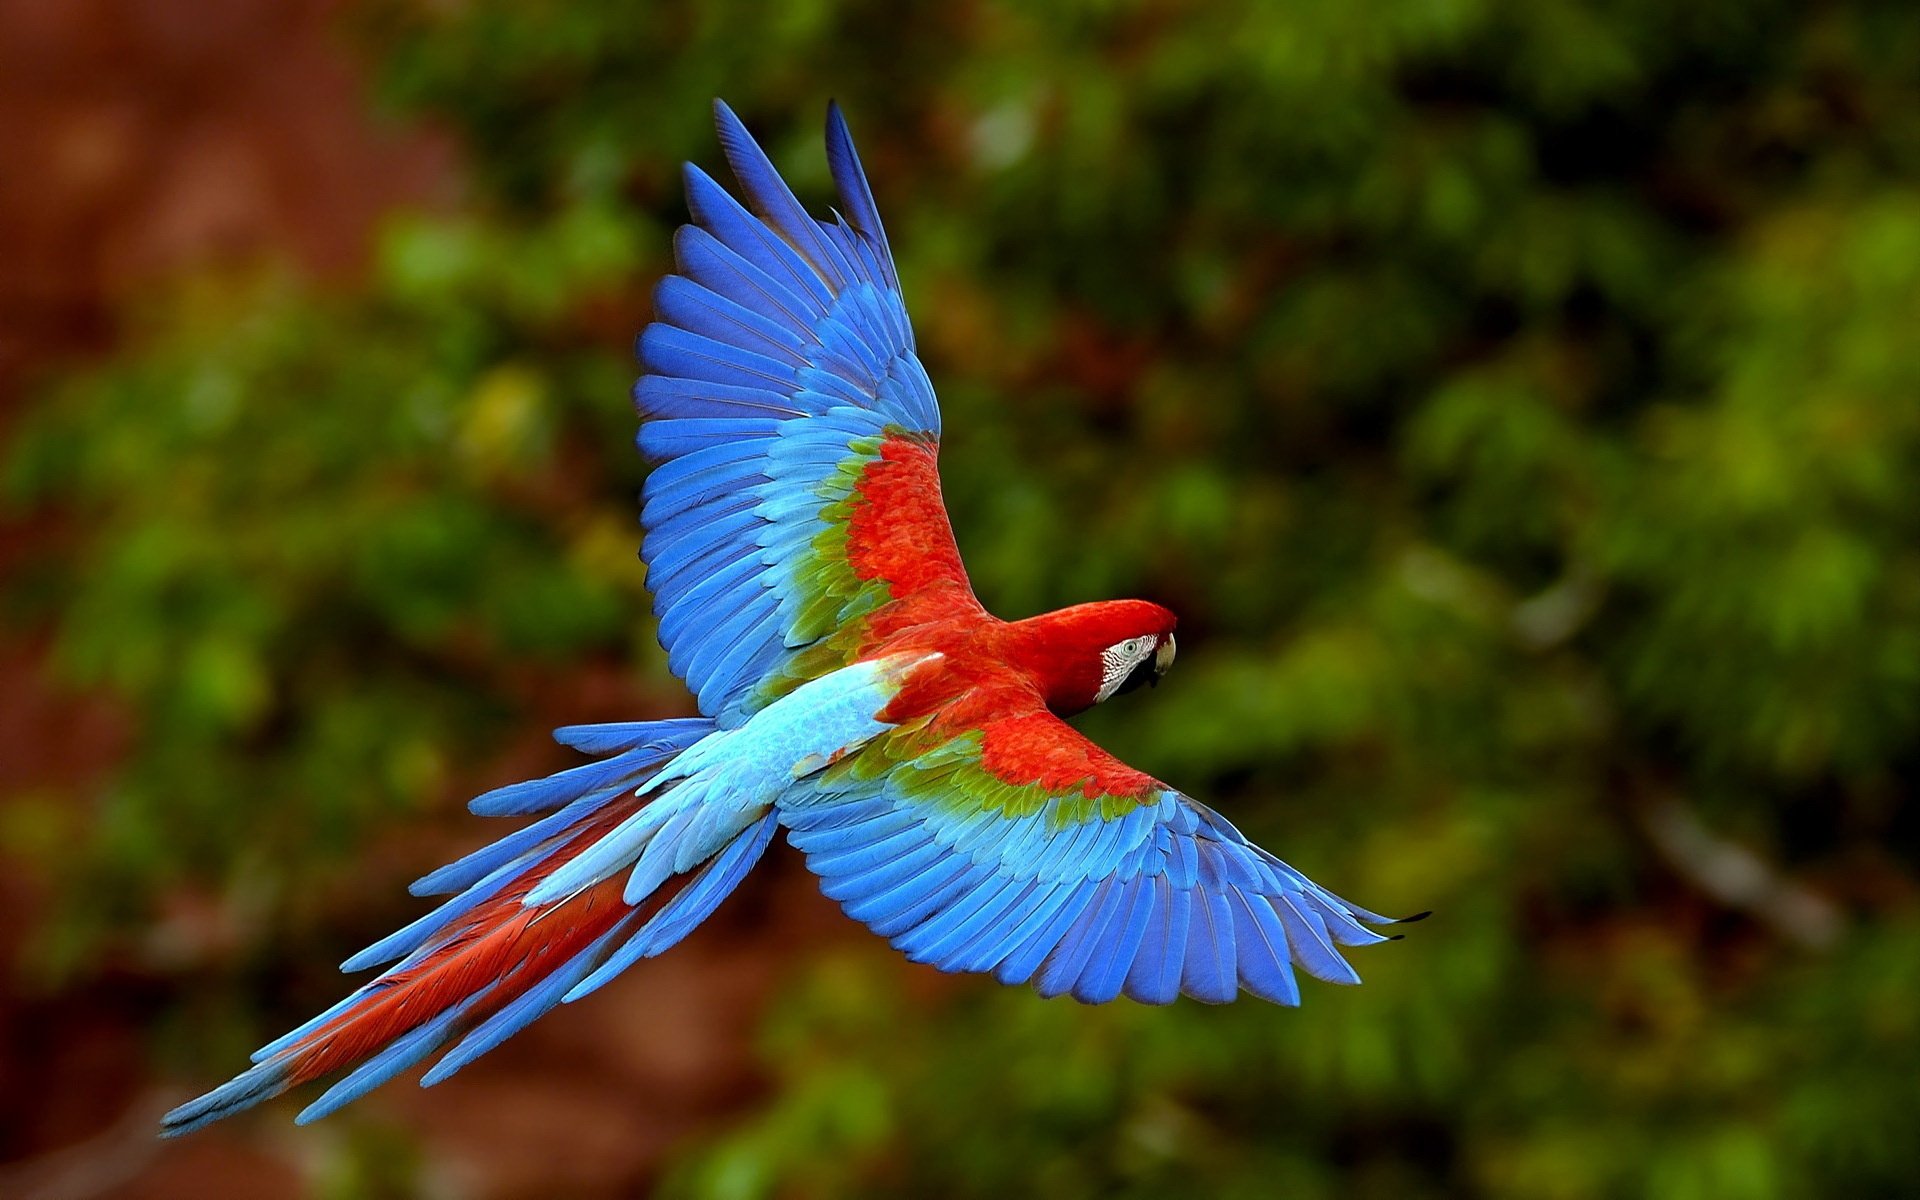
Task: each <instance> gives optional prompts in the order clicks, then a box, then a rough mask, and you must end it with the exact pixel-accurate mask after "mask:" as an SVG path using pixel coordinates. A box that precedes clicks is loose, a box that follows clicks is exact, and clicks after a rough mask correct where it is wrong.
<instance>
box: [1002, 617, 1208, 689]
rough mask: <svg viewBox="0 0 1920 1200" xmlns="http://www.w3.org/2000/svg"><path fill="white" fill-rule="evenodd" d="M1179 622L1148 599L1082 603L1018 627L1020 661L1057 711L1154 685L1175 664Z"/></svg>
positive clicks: (1015, 624)
mask: <svg viewBox="0 0 1920 1200" xmlns="http://www.w3.org/2000/svg"><path fill="white" fill-rule="evenodd" d="M1177 622H1178V619H1177V618H1176V617H1175V616H1174V615H1173V613H1171V612H1169V611H1168V610H1167V609H1164V608H1162V607H1160V606H1159V605H1158V604H1153V603H1150V602H1148V601H1146V600H1104V601H1100V602H1097V603H1094V604H1077V605H1075V606H1074V607H1072V608H1063V609H1060V610H1059V611H1057V612H1050V613H1044V614H1042V615H1040V616H1037V617H1029V618H1028V619H1026V620H1024V621H1017V622H1015V623H1014V626H1013V627H1014V628H1015V629H1017V630H1019V631H1020V634H1021V637H1020V641H1019V648H1018V651H1017V655H1018V658H1019V659H1020V660H1022V661H1023V665H1025V666H1026V667H1027V668H1028V669H1029V670H1030V671H1031V672H1032V673H1033V676H1034V680H1035V682H1036V683H1038V684H1039V685H1040V690H1041V692H1042V693H1043V694H1044V695H1045V696H1046V698H1047V707H1048V708H1050V709H1052V710H1053V711H1054V712H1056V713H1063V714H1064V713H1076V712H1080V711H1082V710H1084V709H1087V708H1091V707H1092V706H1094V705H1096V704H1098V703H1100V702H1101V701H1102V700H1108V699H1111V698H1112V697H1114V696H1118V695H1120V694H1121V693H1123V692H1130V691H1132V690H1134V689H1135V688H1137V687H1139V686H1140V685H1141V684H1146V685H1148V686H1152V685H1154V684H1156V683H1158V682H1159V681H1160V677H1161V676H1162V675H1165V674H1166V673H1167V669H1168V668H1169V667H1171V666H1173V655H1174V642H1173V627H1174V625H1175V624H1177Z"/></svg>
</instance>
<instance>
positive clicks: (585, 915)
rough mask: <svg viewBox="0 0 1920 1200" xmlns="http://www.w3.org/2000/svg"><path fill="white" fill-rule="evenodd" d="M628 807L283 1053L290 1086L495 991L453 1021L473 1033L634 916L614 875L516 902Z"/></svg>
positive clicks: (612, 811) (600, 819) (599, 817)
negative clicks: (550, 897)
mask: <svg viewBox="0 0 1920 1200" xmlns="http://www.w3.org/2000/svg"><path fill="white" fill-rule="evenodd" d="M635 807H636V805H634V804H614V805H609V806H608V808H607V810H606V811H603V812H601V813H596V814H595V815H594V817H593V818H592V819H590V820H588V821H587V822H585V823H584V824H582V825H581V827H580V828H579V830H578V831H577V832H576V833H575V834H574V835H573V837H572V838H571V839H569V841H568V842H567V844H566V845H564V846H562V847H561V848H560V849H559V850H557V851H556V852H555V853H554V854H553V855H552V856H551V857H549V858H547V859H546V860H545V861H543V862H541V863H539V864H537V865H535V866H534V867H531V868H529V869H528V871H527V873H526V874H524V875H522V876H520V877H519V878H518V879H515V880H514V881H513V882H512V883H511V884H509V885H508V886H507V887H506V888H505V889H504V890H503V891H501V892H500V893H499V895H497V896H496V897H494V898H493V899H491V900H489V901H487V902H486V903H485V904H482V905H481V906H480V907H478V908H477V909H475V910H473V911H472V912H470V913H467V914H465V915H464V916H462V917H460V918H459V919H458V921H457V924H456V925H455V926H453V927H452V932H451V934H450V935H448V936H446V937H445V940H444V941H442V942H441V944H440V945H438V946H436V947H435V948H434V949H433V950H432V951H431V952H429V953H428V954H427V955H426V956H425V957H424V958H422V959H421V960H420V961H419V962H417V963H414V964H413V965H411V966H409V967H406V968H404V969H402V970H397V971H394V972H392V973H390V974H388V975H386V976H383V977H382V978H380V979H378V980H376V981H375V982H374V984H373V990H372V991H371V992H370V993H369V994H368V995H367V996H366V998H365V999H363V1000H361V1001H360V1002H359V1003H358V1004H355V1005H354V1006H353V1007H352V1008H349V1009H348V1010H347V1011H345V1012H343V1013H341V1014H340V1015H339V1016H338V1017H335V1018H334V1019H333V1020H331V1021H329V1022H327V1023H326V1024H325V1025H322V1026H321V1027H320V1028H318V1029H316V1030H314V1031H313V1032H312V1033H310V1034H308V1035H307V1036H306V1037H304V1038H302V1039H301V1040H300V1041H299V1042H297V1043H295V1044H294V1045H293V1046H291V1047H289V1048H288V1050H287V1051H286V1055H285V1057H286V1061H287V1063H288V1065H289V1068H290V1070H291V1078H290V1080H289V1083H290V1084H299V1083H305V1082H307V1081H309V1080H313V1079H318V1078H320V1077H321V1076H324V1075H331V1074H333V1073H334V1072H336V1071H342V1070H345V1069H347V1068H350V1067H353V1066H355V1065H357V1064H359V1063H360V1062H362V1061H364V1060H365V1059H367V1058H369V1057H371V1056H372V1055H374V1054H377V1053H378V1052H379V1051H380V1050H382V1049H384V1048H385V1047H386V1046H387V1045H388V1044H390V1043H392V1042H393V1041H394V1040H396V1039H398V1038H401V1037H404V1036H405V1035H406V1034H408V1033H410V1032H412V1031H413V1030H415V1029H417V1028H419V1027H420V1026H421V1025H424V1024H426V1023H427V1022H428V1021H431V1020H432V1019H434V1018H435V1017H437V1016H439V1015H441V1014H442V1013H444V1012H446V1011H447V1010H448V1009H450V1008H452V1007H454V1006H455V1005H457V1004H459V1003H460V1002H461V1001H463V1000H466V999H467V998H468V997H470V996H472V995H474V994H475V993H477V992H479V991H480V990H481V989H483V988H485V987H486V986H487V985H488V984H491V983H496V982H497V984H498V986H496V987H495V988H494V989H493V991H492V992H490V993H488V995H487V996H486V997H485V998H484V999H482V1000H481V1001H479V1002H478V1003H477V1004H475V1005H474V1007H473V1008H471V1009H469V1010H468V1011H467V1013H466V1015H465V1016H464V1017H463V1018H462V1023H463V1024H464V1025H469V1026H470V1025H473V1024H477V1023H479V1022H480V1021H483V1020H485V1019H486V1018H487V1017H488V1016H490V1015H492V1014H493V1013H495V1012H498V1011H499V1010H500V1009H502V1008H504V1007H506V1006H507V1005H508V1004H511V1003H512V1002H513V1001H514V999H516V998H517V997H519V996H520V995H522V994H524V993H525V992H526V991H527V990H528V989H530V988H532V987H533V986H534V985H535V984H538V983H539V982H540V981H541V980H542V979H544V978H546V977H547V976H548V975H549V974H550V973H552V972H553V971H554V970H555V969H556V968H558V967H560V966H561V965H562V964H564V963H566V962H567V961H568V960H569V959H571V958H572V957H573V956H574V955H576V954H578V953H580V951H582V950H584V949H585V948H586V947H587V946H589V945H591V944H592V943H593V941H594V939H596V938H598V937H600V936H601V935H602V934H604V933H606V932H607V931H608V930H610V929H612V928H613V927H614V925H615V924H617V923H618V922H619V921H620V920H621V919H622V918H624V917H627V916H630V915H631V914H633V913H634V911H635V910H634V909H633V908H631V907H629V906H628V905H627V903H626V902H625V901H624V900H623V899H622V898H621V892H622V890H623V889H624V886H625V879H624V877H621V876H615V877H613V878H611V879H606V880H603V881H601V882H600V883H598V884H595V885H594V886H592V887H590V888H587V889H586V890H584V891H581V892H578V893H575V894H574V895H573V896H570V897H568V898H567V899H565V900H561V901H558V902H556V903H553V904H546V905H540V906H538V907H534V908H528V907H525V906H524V905H522V904H521V900H522V899H523V898H525V896H526V895H527V893H528V892H530V891H532V890H533V888H534V887H535V886H537V885H538V884H539V883H540V881H541V880H543V879H545V878H546V877H547V876H548V875H551V874H552V873H553V872H554V871H556V870H558V869H559V868H560V867H561V866H563V865H565V864H566V863H567V862H569V861H571V860H572V859H573V858H574V857H575V856H576V855H578V854H579V853H580V852H582V851H583V850H585V849H586V848H587V847H589V846H591V845H592V844H593V843H594V842H596V841H598V840H599V839H600V838H601V837H602V836H603V835H605V834H606V833H607V832H608V831H609V830H611V829H612V828H614V827H615V826H616V825H618V824H619V823H620V822H621V821H623V820H625V819H626V818H627V817H628V816H630V815H632V812H633V809H634V808H635Z"/></svg>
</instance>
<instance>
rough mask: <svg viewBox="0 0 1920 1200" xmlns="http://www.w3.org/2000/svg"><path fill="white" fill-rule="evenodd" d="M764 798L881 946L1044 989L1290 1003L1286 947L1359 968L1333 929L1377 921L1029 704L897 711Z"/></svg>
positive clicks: (1345, 974)
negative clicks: (956, 721)
mask: <svg viewBox="0 0 1920 1200" xmlns="http://www.w3.org/2000/svg"><path fill="white" fill-rule="evenodd" d="M779 811H780V819H781V821H782V822H783V823H785V824H786V826H787V829H788V838H789V840H790V841H792V842H793V844H794V845H795V846H796V847H798V848H799V849H800V850H802V851H803V852H805V854H806V856H807V865H808V866H809V867H811V868H812V870H813V871H814V873H815V874H817V875H819V876H820V880H821V888H822V890H824V891H825V892H826V893H827V894H828V895H829V896H831V897H833V898H834V899H836V900H838V901H840V903H841V905H842V906H843V907H844V908H845V909H846V911H847V913H848V914H849V915H850V916H852V917H854V918H855V919H856V920H859V921H861V922H863V923H865V924H866V925H867V926H868V927H870V928H871V929H872V930H873V931H874V932H875V933H878V934H880V935H882V936H883V937H886V938H888V939H890V940H891V942H892V944H893V946H894V947H895V948H896V949H899V950H902V951H904V952H905V953H906V954H907V956H908V957H909V958H911V959H913V960H914V961H916V962H924V963H931V964H933V965H934V966H936V967H939V968H940V969H941V970H944V971H982V972H989V971H990V972H992V973H993V974H994V975H995V976H996V977H998V978H999V979H1000V981H1001V982H1003V983H1023V982H1027V981H1029V980H1031V981H1032V982H1033V984H1034V986H1035V987H1036V988H1037V989H1038V990H1039V992H1040V993H1041V994H1042V995H1045V996H1056V995H1061V994H1066V993H1071V994H1072V995H1073V996H1074V997H1075V998H1076V999H1079V1000H1082V1001H1085V1002H1087V1003H1096V1004H1097V1003H1102V1002H1105V1001H1108V1000H1112V999H1113V998H1114V997H1116V996H1118V995H1120V994H1121V993H1123V992H1124V993H1125V994H1126V995H1128V996H1131V997H1132V998H1134V999H1135V1000H1139V1001H1142V1002H1144V1003H1148V1004H1166V1003H1170V1002H1171V1001H1172V1000H1173V999H1174V998H1175V997H1176V996H1178V995H1179V994H1180V993H1182V992H1185V993H1186V994H1187V995H1189V996H1192V997H1194V998H1195V999H1198V1000H1204V1001H1208V1002H1211V1003H1222V1002H1225V1001H1229V1000H1232V999H1233V998H1234V997H1235V995H1237V994H1238V993H1239V991H1240V990H1241V989H1242V988H1244V989H1246V990H1247V991H1249V992H1252V993H1253V994H1254V995H1256V996H1260V997H1262V998H1264V999H1267V1000H1271V1001H1274V1002H1276V1003H1279V1004H1289V1005H1291V1004H1298V1003H1299V1002H1300V990H1299V986H1298V983H1297V981H1296V979H1295V977H1294V970H1293V969H1294V967H1296V966H1298V967H1299V968H1301V969H1302V970H1304V971H1306V972H1307V974H1309V975H1312V976H1314V977H1315V978H1318V979H1324V980H1328V981H1330V982H1334V983H1358V982H1360V977H1359V976H1358V975H1357V974H1355V973H1354V970H1353V968H1352V967H1351V966H1350V965H1349V964H1348V963H1347V961H1346V959H1345V958H1344V957H1342V955H1341V953H1340V950H1339V947H1342V946H1358V945H1365V944H1368V943H1372V942H1379V941H1384V940H1386V939H1385V938H1384V937H1383V936H1382V935H1381V934H1378V933H1375V932H1373V931H1372V930H1370V929H1368V928H1367V925H1370V924H1371V925H1381V924H1391V923H1393V922H1392V919H1391V918H1387V917H1382V916H1380V915H1379V914H1377V913H1371V912H1368V911H1367V910H1366V909H1363V908H1359V907H1356V906H1355V905H1353V904H1350V903H1348V902H1347V901H1345V900H1342V899H1341V898H1340V897H1338V896H1336V895H1334V894H1333V893H1331V892H1329V891H1327V890H1326V889H1324V888H1322V887H1320V886H1319V885H1317V884H1315V883H1313V882H1312V881H1311V880H1309V879H1308V878H1307V877H1306V876H1304V875H1302V874H1300V873H1299V872H1298V871H1296V870H1294V869H1293V868H1292V867H1289V866H1288V865H1287V864H1285V863H1283V862H1281V861H1280V860H1279V859H1277V858H1275V857H1274V856H1273V855H1271V854H1269V853H1267V852H1266V851H1265V850H1262V849H1261V848H1260V847H1258V846H1256V845H1254V844H1253V843H1251V842H1249V841H1248V840H1247V839H1246V838H1244V837H1242V836H1241V834H1240V832H1239V831H1238V830H1236V829H1235V828H1234V827H1233V826H1232V825H1231V824H1229V823H1228V822H1227V820H1226V819H1225V818H1224V817H1221V816H1220V815H1219V814H1218V813H1215V812H1213V811H1212V810H1210V809H1208V808H1207V807H1206V806H1205V805H1202V804H1200V803H1199V802H1197V801H1195V800H1193V799H1192V798H1190V797H1188V796H1185V795H1182V794H1181V793H1179V792H1177V791H1174V790H1172V789H1171V788H1168V787H1166V786H1164V785H1163V784H1160V783H1158V782H1156V781H1154V780H1153V779H1151V778H1149V777H1148V776H1146V775H1143V774H1141V773H1140V772H1138V771H1134V770H1133V769H1131V768H1129V767H1127V766H1126V765H1125V764H1123V763H1121V762H1120V761H1119V760H1117V759H1115V758H1113V757H1112V756H1111V755H1109V754H1107V753H1106V752H1105V751H1103V750H1101V749H1100V748H1099V747H1098V746H1096V745H1094V744H1093V743H1092V742H1090V741H1088V740H1087V739H1086V738H1085V737H1082V736H1081V735H1080V734H1079V733H1078V732H1076V731H1075V730H1074V729H1073V728H1072V727H1071V726H1069V725H1067V724H1066V723H1065V722H1064V721H1061V720H1060V719H1059V718H1057V717H1055V716H1053V715H1052V714H1051V713H1048V712H1046V711H1045V710H1044V709H1037V708H1036V709H1034V710H1032V711H1026V712H1019V713H1014V714H1011V715H1008V716H1005V717H1002V718H1000V719H997V720H995V721H992V722H989V723H987V724H986V725H985V726H984V728H982V729H980V730H976V731H973V732H970V733H967V734H963V735H961V736H957V737H940V736H929V734H928V731H927V730H926V729H925V728H924V727H923V728H920V729H914V728H912V727H907V726H903V727H902V728H901V729H899V730H897V731H895V732H893V733H891V734H887V735H883V736H882V737H881V738H879V739H876V740H875V741H874V742H871V743H869V744H868V745H867V747H866V748H865V749H863V750H861V751H860V752H859V753H858V754H856V755H854V756H852V757H850V758H848V759H846V760H843V761H842V762H840V763H837V764H835V765H834V766H832V767H830V768H828V769H827V770H826V771H825V772H823V773H822V774H820V775H818V776H815V777H813V778H812V779H809V780H807V781H803V782H802V783H800V784H797V785H796V786H795V788H794V789H793V790H792V791H791V792H790V794H789V796H788V797H787V798H786V799H785V800H783V801H782V802H781V804H780V806H779ZM1422 915H1424V914H1422ZM1408 919H1410V920H1417V919H1418V918H1408Z"/></svg>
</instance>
